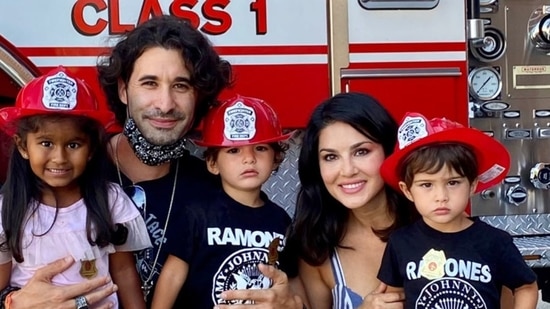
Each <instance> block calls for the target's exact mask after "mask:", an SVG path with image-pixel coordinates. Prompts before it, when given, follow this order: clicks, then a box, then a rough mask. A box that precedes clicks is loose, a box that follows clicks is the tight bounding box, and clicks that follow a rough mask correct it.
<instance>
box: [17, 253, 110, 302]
mask: <svg viewBox="0 0 550 309" xmlns="http://www.w3.org/2000/svg"><path fill="white" fill-rule="evenodd" d="M73 263H74V260H73V259H72V258H71V257H67V258H64V259H60V260H57V261H55V262H53V263H51V264H49V265H46V266H44V267H42V268H41V269H39V270H38V271H37V272H36V273H35V274H34V276H33V277H32V278H31V280H30V281H29V282H28V283H27V284H26V285H25V286H23V287H22V288H21V289H20V290H18V291H15V292H13V294H12V296H11V299H12V302H11V306H10V308H11V309H36V308H41V309H55V308H57V309H65V308H66V309H74V308H76V303H75V298H76V297H77V296H84V297H85V298H86V301H87V302H88V305H93V304H95V303H98V302H99V301H101V300H103V299H105V298H106V297H108V296H109V295H111V294H113V293H114V292H116V291H117V289H118V288H117V286H116V285H114V284H113V283H112V282H111V281H110V279H109V278H107V277H101V278H95V279H92V280H86V281H85V282H82V283H78V284H74V285H70V286H55V285H53V284H52V281H51V279H52V278H53V277H54V276H55V275H57V274H59V273H61V272H63V271H64V270H66V269H67V268H69V267H70V266H71V265H72V264H73ZM92 291H93V292H92ZM112 306H113V304H110V303H108V304H104V305H102V306H101V307H98V309H107V308H112Z"/></svg>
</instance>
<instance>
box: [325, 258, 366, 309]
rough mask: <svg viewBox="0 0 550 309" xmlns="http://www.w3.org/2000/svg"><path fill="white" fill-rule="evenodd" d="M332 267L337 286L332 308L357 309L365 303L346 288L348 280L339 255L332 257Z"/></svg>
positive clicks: (334, 290)
mask: <svg viewBox="0 0 550 309" xmlns="http://www.w3.org/2000/svg"><path fill="white" fill-rule="evenodd" d="M330 266H331V268H332V273H333V275H334V280H335V281H336V285H335V286H334V287H333V288H332V291H331V292H332V308H333V309H356V308H359V306H361V303H363V297H361V296H360V295H359V294H357V293H355V292H354V291H353V290H351V289H350V288H348V287H347V286H346V278H345V277H344V271H343V270H342V264H341V263H340V258H339V257H338V253H337V252H336V251H334V254H333V255H332V256H331V257H330Z"/></svg>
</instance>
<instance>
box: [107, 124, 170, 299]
mask: <svg viewBox="0 0 550 309" xmlns="http://www.w3.org/2000/svg"><path fill="white" fill-rule="evenodd" d="M119 142H120V134H119V135H118V136H117V140H116V145H115V151H114V153H115V164H116V171H117V174H118V181H119V183H120V186H121V187H122V186H123V184H122V175H121V172H120V165H119V163H118V145H119ZM179 168H180V161H179V160H177V161H176V173H175V175H174V184H173V185H172V194H171V195H170V205H169V206H168V214H167V215H166V221H165V222H164V229H163V231H164V232H163V233H162V238H161V240H160V244H159V248H158V250H157V254H156V255H155V260H154V261H153V266H152V267H151V273H150V274H149V277H148V278H147V279H146V280H143V284H142V285H141V290H142V292H143V299H144V300H145V302H147V296H148V295H149V293H151V290H152V289H153V280H152V279H153V275H154V274H155V267H156V266H157V262H158V259H159V255H160V250H161V249H162V244H164V240H165V235H166V229H167V228H168V221H169V220H170V215H171V214H172V205H174V195H175V194H176V186H177V182H178V172H179ZM143 213H144V216H145V215H146V214H147V203H145V205H143Z"/></svg>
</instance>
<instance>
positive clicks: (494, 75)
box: [468, 67, 502, 101]
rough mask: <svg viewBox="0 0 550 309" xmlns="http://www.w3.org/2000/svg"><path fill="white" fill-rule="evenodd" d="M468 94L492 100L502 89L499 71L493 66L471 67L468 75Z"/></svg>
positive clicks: (476, 97) (484, 99) (480, 98)
mask: <svg viewBox="0 0 550 309" xmlns="http://www.w3.org/2000/svg"><path fill="white" fill-rule="evenodd" d="M468 83H469V91H470V95H471V96H472V97H474V98H475V99H478V100H483V101H487V100H493V99H494V98H496V97H498V95H499V94H500V91H501V90H502V79H501V77H500V73H499V72H498V71H497V70H496V69H495V68H493V67H481V68H475V69H473V70H472V71H471V72H470V74H469V75H468Z"/></svg>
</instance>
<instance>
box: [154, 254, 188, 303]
mask: <svg viewBox="0 0 550 309" xmlns="http://www.w3.org/2000/svg"><path fill="white" fill-rule="evenodd" d="M188 273H189V264H187V262H185V261H183V260H181V259H179V258H177V257H175V256H173V255H168V258H167V259H166V262H165V263H164V266H162V270H161V272H160V276H159V281H158V282H157V286H156V287H155V296H154V297H153V303H152V306H151V309H164V308H166V309H170V308H172V306H174V303H175V302H176V298H177V297H178V293H179V292H180V290H181V287H182V286H183V284H184V283H185V280H186V279H187V274H188Z"/></svg>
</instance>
